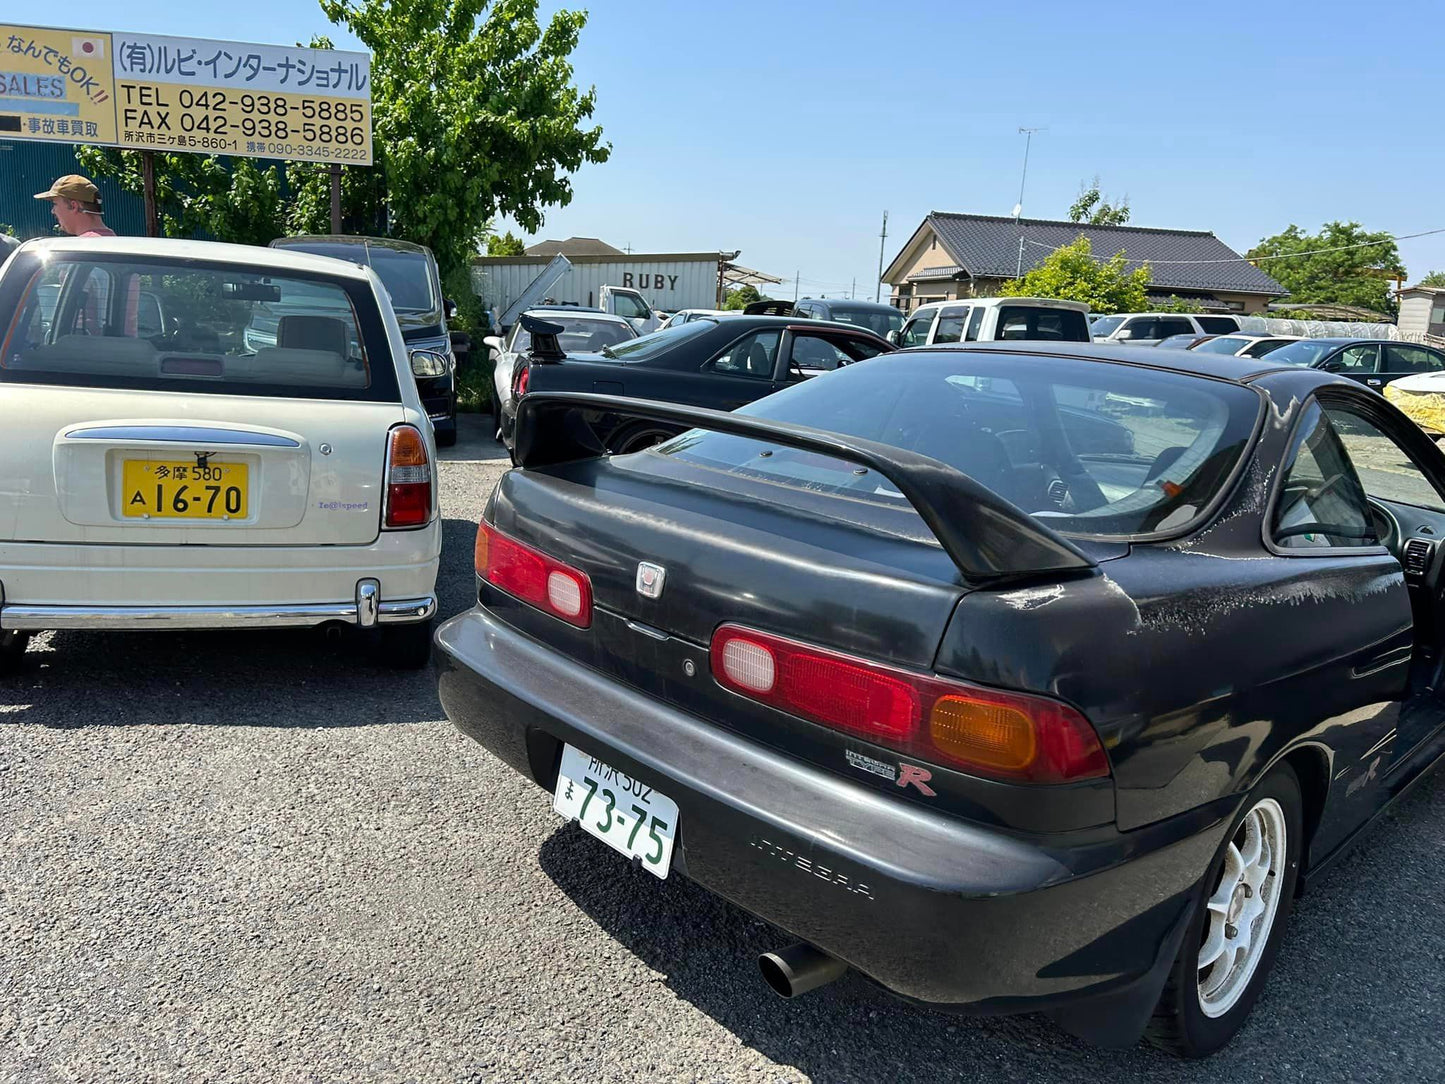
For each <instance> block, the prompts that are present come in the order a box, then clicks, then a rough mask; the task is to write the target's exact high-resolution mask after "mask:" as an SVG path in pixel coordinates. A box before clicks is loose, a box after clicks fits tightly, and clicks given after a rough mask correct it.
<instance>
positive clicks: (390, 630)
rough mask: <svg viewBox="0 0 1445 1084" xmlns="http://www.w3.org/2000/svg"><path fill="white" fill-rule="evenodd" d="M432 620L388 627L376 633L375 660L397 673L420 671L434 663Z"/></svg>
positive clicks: (373, 645) (373, 649)
mask: <svg viewBox="0 0 1445 1084" xmlns="http://www.w3.org/2000/svg"><path fill="white" fill-rule="evenodd" d="M431 634H432V623H431V622H430V621H418V622H414V623H412V624H407V625H384V626H382V627H381V628H379V629H377V630H376V631H375V635H374V639H373V640H372V657H373V658H374V659H375V660H376V663H377V664H378V665H380V666H389V667H391V668H392V669H394V670H420V669H422V668H423V667H424V666H426V665H427V663H429V662H430V661H431Z"/></svg>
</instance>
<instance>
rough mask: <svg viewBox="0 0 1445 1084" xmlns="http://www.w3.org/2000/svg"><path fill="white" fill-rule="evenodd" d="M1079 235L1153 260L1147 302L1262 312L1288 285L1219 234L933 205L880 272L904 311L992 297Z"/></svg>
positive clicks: (1104, 249)
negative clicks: (967, 211)
mask: <svg viewBox="0 0 1445 1084" xmlns="http://www.w3.org/2000/svg"><path fill="white" fill-rule="evenodd" d="M1080 234H1083V235H1084V236H1085V237H1087V238H1089V240H1090V242H1091V243H1092V245H1093V250H1094V255H1095V256H1097V257H1099V258H1101V259H1108V258H1109V257H1111V256H1113V255H1114V254H1115V253H1116V252H1121V251H1122V252H1123V253H1124V255H1125V256H1126V257H1127V259H1128V261H1129V263H1128V268H1129V270H1133V269H1134V268H1136V267H1139V266H1141V265H1143V264H1146V263H1147V264H1148V265H1149V271H1150V283H1149V302H1150V304H1159V303H1162V302H1165V301H1167V300H1168V299H1169V298H1170V297H1177V298H1179V299H1180V300H1181V301H1185V302H1187V303H1188V304H1189V305H1190V306H1191V307H1195V308H1197V309H1198V311H1200V312H1237V313H1258V312H1263V311H1264V309H1265V306H1266V305H1268V304H1269V303H1270V302H1271V301H1273V300H1275V299H1276V298H1278V297H1281V296H1283V295H1284V293H1285V289H1284V287H1283V286H1281V285H1280V284H1279V283H1278V282H1276V281H1275V280H1274V279H1272V278H1270V277H1269V276H1268V275H1266V274H1265V273H1264V272H1263V271H1261V270H1260V269H1259V268H1257V267H1255V266H1254V265H1253V264H1251V263H1249V262H1248V261H1247V260H1245V259H1244V257H1242V256H1241V255H1240V254H1239V253H1237V252H1235V251H1234V250H1233V249H1232V248H1230V247H1229V246H1228V245H1226V244H1225V243H1224V242H1223V241H1221V240H1220V239H1219V238H1218V237H1215V236H1214V234H1212V233H1209V232H1207V231H1202V230H1158V229H1149V228H1147V227H1142V226H1094V225H1090V224H1089V223H1087V222H1056V221H1052V220H1049V219H1038V218H1024V219H1019V220H1015V219H1012V218H1001V217H996V216H991V215H961V214H950V213H947V212H944V211H933V212H930V213H929V215H928V217H927V218H925V219H924V220H923V222H922V223H921V224H920V225H919V227H918V229H916V230H914V231H913V236H912V237H910V238H909V239H908V243H907V244H905V245H904V246H903V249H902V251H900V252H899V253H898V255H897V256H895V257H894V259H893V262H892V263H890V264H889V265H888V267H887V269H886V270H885V271H884V272H883V281H884V282H886V283H888V284H889V286H891V287H892V291H891V296H890V298H889V300H890V301H891V302H892V303H893V304H894V305H896V306H897V307H898V308H900V309H902V310H903V311H905V312H907V311H910V310H912V309H914V308H916V307H917V306H919V305H922V304H925V303H927V302H930V301H953V300H957V299H958V298H961V297H992V296H995V295H997V294H998V292H999V288H1000V287H1001V286H1002V285H1003V284H1004V283H1005V282H1007V281H1008V280H1009V279H1012V278H1017V277H1018V276H1019V275H1020V273H1026V272H1027V271H1028V270H1029V269H1030V268H1032V267H1034V266H1036V265H1038V264H1039V263H1041V262H1042V261H1043V260H1044V259H1045V258H1046V257H1047V256H1048V255H1049V253H1051V252H1053V251H1054V250H1055V249H1056V248H1058V247H1059V246H1060V245H1067V244H1069V243H1071V242H1072V241H1073V240H1074V239H1075V238H1077V237H1078V236H1079V235H1080Z"/></svg>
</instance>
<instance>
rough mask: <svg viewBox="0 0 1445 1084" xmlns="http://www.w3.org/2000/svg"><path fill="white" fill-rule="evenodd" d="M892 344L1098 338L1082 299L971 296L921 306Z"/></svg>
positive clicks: (892, 335) (893, 334)
mask: <svg viewBox="0 0 1445 1084" xmlns="http://www.w3.org/2000/svg"><path fill="white" fill-rule="evenodd" d="M888 339H889V341H890V342H894V343H897V344H898V345H899V346H903V347H908V346H928V345H931V344H933V343H957V342H1001V341H1007V340H1011V339H1041V340H1044V341H1046V342H1075V343H1086V342H1092V341H1093V336H1091V335H1090V334H1089V306H1088V305H1086V304H1084V303H1083V302H1082V301H1059V300H1056V299H1055V298H1049V297H970V298H967V299H965V300H960V301H934V302H930V303H929V304H927V305H919V306H918V308H916V309H914V310H913V312H911V313H910V314H909V315H908V321H907V323H905V324H904V325H903V327H902V328H901V329H900V330H898V331H896V332H889V333H888Z"/></svg>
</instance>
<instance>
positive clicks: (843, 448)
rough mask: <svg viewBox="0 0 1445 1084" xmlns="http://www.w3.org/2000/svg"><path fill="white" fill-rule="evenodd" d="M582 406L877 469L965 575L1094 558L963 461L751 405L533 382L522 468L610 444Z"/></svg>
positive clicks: (598, 452) (1073, 565)
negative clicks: (757, 412) (702, 403)
mask: <svg viewBox="0 0 1445 1084" xmlns="http://www.w3.org/2000/svg"><path fill="white" fill-rule="evenodd" d="M584 412H595V413H599V414H612V415H621V416H622V417H625V418H638V419H642V420H646V421H653V422H662V423H664V424H668V425H676V426H678V427H679V428H681V429H706V430H708V431H710V432H714V433H727V434H729V435H731V436H737V437H748V438H751V439H753V440H761V441H768V442H770V443H772V444H781V445H783V446H784V447H788V448H797V449H799V450H800V451H805V452H815V453H817V454H819V455H826V456H832V457H833V458H835V459H843V460H846V461H847V462H850V463H857V464H858V465H859V466H862V467H866V468H868V469H869V470H872V471H877V472H878V473H879V474H881V475H882V476H883V477H884V478H886V479H888V481H890V482H892V483H893V485H894V486H896V487H897V489H898V491H899V492H900V493H902V494H903V496H904V497H905V498H906V499H907V500H908V503H909V504H911V505H913V507H914V509H915V510H916V511H917V512H918V514H919V516H921V517H922V518H923V522H924V523H925V524H927V526H928V529H929V530H930V531H932V532H933V535H934V537H935V538H937V539H938V542H939V544H940V545H941V546H942V547H943V550H944V552H945V553H947V554H948V556H949V557H951V558H952V559H953V563H954V564H955V565H957V566H958V570H959V572H961V573H962V574H963V576H964V578H965V579H966V580H971V581H981V580H994V579H1000V578H1005V577H1015V576H1028V575H1038V574H1042V573H1049V572H1082V571H1085V570H1087V569H1090V568H1093V567H1095V564H1096V562H1095V561H1094V560H1093V558H1091V557H1089V556H1088V555H1087V554H1085V553H1083V552H1082V551H1080V550H1079V548H1078V547H1077V546H1075V545H1074V544H1073V543H1072V542H1070V541H1069V540H1068V539H1066V538H1064V537H1062V536H1061V535H1058V534H1056V533H1055V532H1053V531H1051V530H1049V529H1048V528H1047V527H1045V526H1044V525H1043V524H1042V523H1040V522H1039V521H1038V520H1036V519H1034V518H1033V517H1032V516H1030V515H1029V514H1028V513H1027V512H1025V511H1023V509H1021V508H1018V507H1016V506H1015V505H1013V504H1010V503H1009V502H1008V501H1006V500H1004V499H1003V498H1002V497H1000V496H999V495H998V494H997V493H994V492H993V491H992V490H990V489H987V488H985V487H984V486H981V485H979V484H978V483H977V482H975V481H974V480H973V479H972V478H970V477H969V476H968V475H966V474H964V473H963V472H962V471H960V470H957V469H955V468H954V467H950V466H949V465H948V464H947V463H943V462H940V461H939V460H937V459H932V458H930V457H928V456H924V455H919V454H917V453H916V452H910V451H907V450H905V449H902V448H894V447H891V446H889V445H887V444H879V443H878V442H877V441H872V440H863V439H862V438H859V437H849V436H843V435H840V434H838V433H828V432H825V431H824V430H822V429H813V428H812V427H810V426H803V425H788V424H786V423H783V422H775V421H771V420H769V419H766V418H754V417H750V416H749V415H746V414H730V413H728V412H726V411H722V410H707V409H704V408H702V407H688V406H677V405H675V404H672V403H663V402H658V401H655V400H651V399H629V398H624V397H622V396H616V395H593V394H588V393H585V392H540V391H538V392H529V393H528V394H526V395H523V396H521V397H520V398H519V399H518V400H517V430H516V447H515V450H514V453H513V454H514V458H515V460H516V463H517V466H519V467H521V468H523V469H529V468H536V467H548V466H552V465H554V464H557V463H566V462H571V461H573V460H578V459H591V458H596V457H599V456H603V455H606V454H607V450H606V448H605V447H604V446H603V444H602V441H601V440H599V439H598V437H597V434H596V433H595V432H593V430H592V427H591V426H590V425H589V424H588V423H587V419H586V417H585V416H584Z"/></svg>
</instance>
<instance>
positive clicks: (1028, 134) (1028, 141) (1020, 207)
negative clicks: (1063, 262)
mask: <svg viewBox="0 0 1445 1084" xmlns="http://www.w3.org/2000/svg"><path fill="white" fill-rule="evenodd" d="M1047 131H1048V129H1047V128H1024V127H1022V126H1021V127H1020V128H1019V135H1021V136H1024V137H1025V139H1024V169H1023V174H1022V175H1021V176H1020V177H1019V201H1018V202H1017V203H1015V204H1014V222H1016V223H1017V224H1018V227H1019V259H1018V265H1017V267H1016V268H1015V269H1014V278H1020V277H1022V276H1023V273H1024V234H1023V221H1022V219H1021V218H1020V216H1021V215H1022V214H1023V213H1024V184H1025V183H1026V182H1027V181H1028V179H1029V148H1030V147H1032V146H1033V142H1034V133H1035V132H1047Z"/></svg>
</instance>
